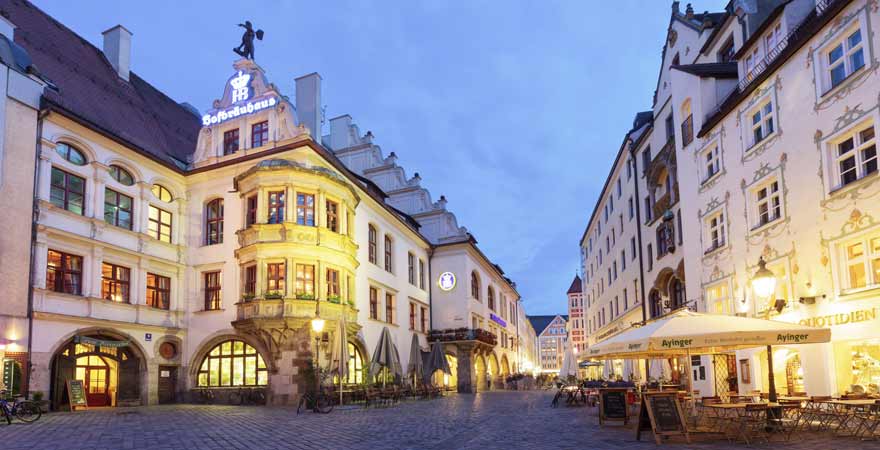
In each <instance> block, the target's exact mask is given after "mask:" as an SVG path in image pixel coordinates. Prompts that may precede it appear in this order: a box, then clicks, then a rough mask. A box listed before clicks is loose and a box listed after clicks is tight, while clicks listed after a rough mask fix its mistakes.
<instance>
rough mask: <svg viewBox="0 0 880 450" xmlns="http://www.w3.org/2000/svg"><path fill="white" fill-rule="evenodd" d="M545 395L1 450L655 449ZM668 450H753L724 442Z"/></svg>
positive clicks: (268, 417)
mask: <svg viewBox="0 0 880 450" xmlns="http://www.w3.org/2000/svg"><path fill="white" fill-rule="evenodd" d="M551 398H552V394H551V393H549V392H547V391H532V392H490V393H485V394H477V395H455V394H454V395H450V396H448V397H445V398H442V399H436V400H431V401H407V402H403V403H402V404H401V405H398V406H395V407H391V408H382V409H369V410H363V409H356V410H346V411H334V412H333V413H331V414H328V415H320V414H312V413H305V414H302V415H299V416H297V415H296V413H295V411H293V410H292V409H291V408H282V407H271V408H269V407H232V406H220V405H212V406H198V405H169V406H153V407H141V408H117V409H104V410H92V411H80V412H76V413H53V414H50V415H47V416H44V417H43V418H42V419H40V420H39V421H38V422H36V423H33V424H22V423H14V424H13V425H11V426H7V425H0V436H2V441H0V442H2V444H0V449H3V450H18V449H40V450H54V449H59V450H61V449H64V450H102V449H108V450H118V449H135V450H140V449H144V450H146V449H149V450H167V449H190V450H202V449H248V450H254V449H382V450H384V449H414V450H439V449H480V450H494V449H504V450H512V449H528V450H538V449H615V450H625V449H653V448H656V445H655V444H654V442H653V440H650V437H649V438H648V439H649V441H642V442H639V441H636V440H635V433H634V432H633V431H632V429H623V428H621V427H620V426H619V425H618V426H605V427H603V428H600V427H599V426H598V423H597V420H596V417H595V415H593V414H595V413H594V412H592V411H593V410H590V409H587V408H584V407H581V408H565V407H560V408H556V409H554V408H550V406H549V404H550V400H551ZM663 447H665V448H673V449H674V448H679V449H684V448H688V449H690V448H695V449H709V450H714V449H727V448H746V447H745V446H743V445H735V446H734V445H729V444H727V442H726V441H717V440H716V441H708V442H702V443H698V444H693V445H684V444H672V445H664V446H663ZM755 447H756V448H761V447H763V448H784V449H787V450H802V449H803V450H806V449H816V450H819V449H821V450H836V449H840V450H844V449H860V450H861V449H880V443H877V442H859V441H856V440H854V439H852V438H837V439H833V438H829V437H822V436H817V435H808V436H800V437H795V438H794V439H793V442H792V443H786V444H779V443H773V444H771V445H769V446H768V445H757V446H755Z"/></svg>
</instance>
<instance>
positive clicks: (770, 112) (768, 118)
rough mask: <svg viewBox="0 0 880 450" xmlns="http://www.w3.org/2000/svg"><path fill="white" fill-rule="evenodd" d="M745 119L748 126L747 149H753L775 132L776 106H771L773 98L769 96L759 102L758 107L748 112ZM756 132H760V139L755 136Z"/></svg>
mask: <svg viewBox="0 0 880 450" xmlns="http://www.w3.org/2000/svg"><path fill="white" fill-rule="evenodd" d="M756 117H757V119H756ZM746 118H747V119H748V124H749V140H748V142H749V143H750V145H749V147H754V146H755V145H758V144H760V143H761V142H764V141H766V140H767V138H769V137H770V136H772V135H773V133H775V132H776V128H777V123H776V106H775V105H774V104H773V97H772V96H769V97H768V98H766V99H764V100H763V101H761V102H760V103H759V104H758V106H756V107H754V108H752V109H751V110H749V112H748V114H747V115H746ZM758 131H760V132H761V138H760V139H758V138H757V137H756V136H755V133H756V132H758Z"/></svg>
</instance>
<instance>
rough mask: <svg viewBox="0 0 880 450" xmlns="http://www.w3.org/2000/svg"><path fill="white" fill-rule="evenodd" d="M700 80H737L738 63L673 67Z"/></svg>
mask: <svg viewBox="0 0 880 450" xmlns="http://www.w3.org/2000/svg"><path fill="white" fill-rule="evenodd" d="M672 68H673V69H678V70H680V71H682V72H687V73H689V74H691V75H696V76H698V77H700V78H737V64H736V61H731V62H726V63H702V64H682V65H677V66H672Z"/></svg>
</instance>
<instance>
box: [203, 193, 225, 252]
mask: <svg viewBox="0 0 880 450" xmlns="http://www.w3.org/2000/svg"><path fill="white" fill-rule="evenodd" d="M222 243H223V199H221V198H216V199H214V200H211V201H210V202H208V204H207V206H205V244H206V245H214V244H222Z"/></svg>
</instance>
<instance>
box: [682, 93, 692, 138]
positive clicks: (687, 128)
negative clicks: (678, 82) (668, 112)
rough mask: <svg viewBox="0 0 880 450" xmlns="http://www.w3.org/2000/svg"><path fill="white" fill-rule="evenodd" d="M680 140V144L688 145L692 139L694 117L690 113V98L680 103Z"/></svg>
mask: <svg viewBox="0 0 880 450" xmlns="http://www.w3.org/2000/svg"><path fill="white" fill-rule="evenodd" d="M680 112H681V115H680V116H679V117H680V118H681V141H682V145H688V144H690V143H691V141H693V140H694V117H693V115H692V113H691V99H690V98H687V99H685V101H684V102H683V103H682V104H681V110H680Z"/></svg>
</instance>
